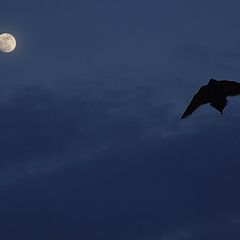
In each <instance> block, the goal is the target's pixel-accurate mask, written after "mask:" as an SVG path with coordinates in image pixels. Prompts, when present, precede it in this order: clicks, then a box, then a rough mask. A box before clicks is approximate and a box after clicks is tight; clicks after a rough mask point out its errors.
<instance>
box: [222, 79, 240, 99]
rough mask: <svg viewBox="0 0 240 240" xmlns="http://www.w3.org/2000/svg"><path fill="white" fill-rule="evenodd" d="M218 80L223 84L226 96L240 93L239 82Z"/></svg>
mask: <svg viewBox="0 0 240 240" xmlns="http://www.w3.org/2000/svg"><path fill="white" fill-rule="evenodd" d="M219 82H220V83H221V85H222V86H223V89H224V93H225V95H226V97H227V96H236V95H240V83H238V82H235V81H229V80H221V81H219Z"/></svg>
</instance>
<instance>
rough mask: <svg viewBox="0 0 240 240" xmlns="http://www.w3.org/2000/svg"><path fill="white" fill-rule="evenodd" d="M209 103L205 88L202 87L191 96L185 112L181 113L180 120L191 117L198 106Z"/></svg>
mask: <svg viewBox="0 0 240 240" xmlns="http://www.w3.org/2000/svg"><path fill="white" fill-rule="evenodd" d="M206 103H209V98H208V93H207V86H206V85H205V86H202V87H201V88H200V89H199V90H198V92H197V93H196V94H195V95H194V96H193V98H192V101H191V102H190V104H189V105H188V107H187V109H186V111H185V112H184V113H183V115H182V117H181V119H183V118H186V117H188V116H189V115H191V114H192V113H193V112H194V111H195V110H196V109H197V108H198V107H199V106H200V105H202V104H206Z"/></svg>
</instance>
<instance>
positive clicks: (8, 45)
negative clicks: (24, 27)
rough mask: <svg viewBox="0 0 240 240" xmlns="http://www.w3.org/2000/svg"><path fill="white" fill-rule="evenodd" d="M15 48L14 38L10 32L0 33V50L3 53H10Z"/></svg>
mask: <svg viewBox="0 0 240 240" xmlns="http://www.w3.org/2000/svg"><path fill="white" fill-rule="evenodd" d="M15 48H16V39H15V37H14V36H13V35H12V34H10V33H2V34H0V50H1V51H2V52H5V53H10V52H12V51H13V50H14V49H15Z"/></svg>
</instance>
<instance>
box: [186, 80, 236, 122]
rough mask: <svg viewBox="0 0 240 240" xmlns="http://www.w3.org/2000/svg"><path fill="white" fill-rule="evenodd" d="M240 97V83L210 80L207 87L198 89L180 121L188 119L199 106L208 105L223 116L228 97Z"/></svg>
mask: <svg viewBox="0 0 240 240" xmlns="http://www.w3.org/2000/svg"><path fill="white" fill-rule="evenodd" d="M237 95H240V83H239V82H236V81H232V80H216V79H214V78H211V79H210V80H209V81H208V84H207V85H204V86H202V87H200V89H199V90H198V92H197V93H196V94H195V95H194V96H193V98H192V100H191V102H190V104H189V105H188V107H187V109H186V110H185V112H184V113H183V114H182V116H181V119H184V118H186V117H189V116H190V115H191V114H192V113H193V112H194V111H195V110H196V109H197V108H198V107H199V106H201V105H203V104H207V103H210V106H212V107H213V108H215V109H216V110H218V111H219V112H220V113H221V114H223V110H224V108H225V107H226V106H227V103H228V100H227V97H229V96H237Z"/></svg>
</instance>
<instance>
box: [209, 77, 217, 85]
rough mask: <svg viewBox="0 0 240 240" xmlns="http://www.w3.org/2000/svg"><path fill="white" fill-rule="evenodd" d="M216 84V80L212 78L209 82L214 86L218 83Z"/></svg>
mask: <svg viewBox="0 0 240 240" xmlns="http://www.w3.org/2000/svg"><path fill="white" fill-rule="evenodd" d="M216 82H217V80H216V79H214V78H211V79H210V80H209V81H208V84H214V83H216Z"/></svg>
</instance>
